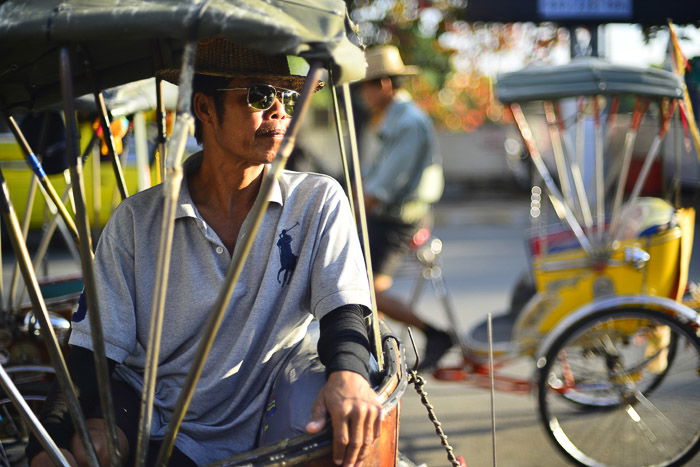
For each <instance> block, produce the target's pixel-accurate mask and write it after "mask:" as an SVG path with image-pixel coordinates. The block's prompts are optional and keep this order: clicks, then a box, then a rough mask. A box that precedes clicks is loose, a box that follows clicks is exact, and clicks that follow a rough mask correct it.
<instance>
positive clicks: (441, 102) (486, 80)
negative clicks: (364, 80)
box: [346, 0, 568, 131]
mask: <svg viewBox="0 0 700 467" xmlns="http://www.w3.org/2000/svg"><path fill="white" fill-rule="evenodd" d="M346 3H347V6H348V10H349V11H350V15H351V18H352V19H353V21H355V22H356V23H357V24H358V26H359V27H360V34H361V36H362V38H363V40H364V42H365V44H366V45H367V46H372V45H379V44H393V45H396V46H397V47H398V48H399V49H400V50H401V54H402V56H403V59H404V61H405V62H406V63H407V64H412V65H418V66H419V67H420V68H421V73H420V75H419V76H418V77H416V78H414V79H412V80H411V81H410V82H409V83H408V85H407V87H408V89H409V91H411V93H412V94H413V97H414V99H415V100H416V102H417V103H418V104H419V105H420V106H421V107H422V108H423V109H425V110H426V111H427V112H428V113H429V114H430V115H431V117H432V118H433V120H434V121H435V124H436V126H437V127H438V128H441V129H445V130H450V131H472V130H474V129H476V128H478V127H479V126H481V125H482V124H484V123H486V122H497V123H500V122H502V121H503V120H504V119H505V118H507V116H506V114H505V113H504V112H503V108H502V106H501V105H500V104H499V103H498V101H497V100H496V99H495V97H494V95H493V90H492V83H493V78H494V77H495V75H496V73H498V72H502V71H510V70H513V69H518V68H520V67H522V66H523V65H525V64H528V63H533V62H540V63H547V62H551V61H553V60H557V57H558V55H557V54H556V53H553V52H554V51H555V50H560V49H562V47H560V46H561V45H562V44H564V47H563V48H564V49H566V44H568V33H566V31H565V30H561V29H559V28H557V27H555V26H554V25H552V24H542V25H534V24H532V23H522V24H496V23H489V24H486V23H470V22H468V21H467V20H466V19H465V18H464V8H465V6H466V3H467V0H346ZM566 50H568V49H566Z"/></svg>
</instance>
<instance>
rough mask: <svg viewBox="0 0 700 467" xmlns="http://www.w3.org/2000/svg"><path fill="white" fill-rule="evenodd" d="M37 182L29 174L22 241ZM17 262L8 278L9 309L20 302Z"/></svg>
mask: <svg viewBox="0 0 700 467" xmlns="http://www.w3.org/2000/svg"><path fill="white" fill-rule="evenodd" d="M36 190H37V183H36V177H35V176H33V175H32V176H31V180H30V182H29V193H28V194H27V202H26V204H25V209H24V219H22V227H21V228H22V241H23V242H26V241H27V235H28V234H29V222H30V221H31V220H32V207H33V206H34V200H35V199H36ZM19 275H20V273H19V264H18V263H15V267H14V269H13V271H12V279H11V280H10V293H9V296H8V298H9V302H8V306H9V308H10V309H14V308H15V307H16V309H19V307H20V304H19V301H18V300H17V290H18V289H19Z"/></svg>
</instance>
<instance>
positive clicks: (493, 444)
mask: <svg viewBox="0 0 700 467" xmlns="http://www.w3.org/2000/svg"><path fill="white" fill-rule="evenodd" d="M486 325H487V331H488V338H489V380H490V383H491V384H490V386H491V457H492V459H493V467H496V465H497V464H496V381H495V377H496V375H494V373H493V372H494V369H493V314H492V313H489V314H487V315H486Z"/></svg>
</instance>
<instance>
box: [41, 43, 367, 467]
mask: <svg viewBox="0 0 700 467" xmlns="http://www.w3.org/2000/svg"><path fill="white" fill-rule="evenodd" d="M195 70H196V72H197V73H196V75H195V78H194V82H193V91H194V92H193V98H192V111H193V113H194V115H195V117H196V129H195V136H196V138H197V139H198V141H200V142H201V144H202V151H201V152H200V153H197V154H195V155H193V156H191V157H190V158H188V159H187V160H186V162H185V166H184V171H185V179H184V181H183V186H182V190H181V192H180V197H179V205H178V206H177V214H176V221H175V230H174V237H173V246H172V251H173V260H172V266H171V271H170V282H169V288H168V291H167V298H166V315H165V319H164V321H165V322H164V328H163V339H162V344H161V351H160V361H159V367H158V382H157V385H156V394H155V402H154V416H153V426H152V430H151V439H152V440H153V441H152V446H151V449H150V451H149V461H148V462H147V464H148V465H153V464H152V463H149V462H151V461H153V460H154V457H155V455H156V454H157V450H158V447H159V442H158V440H159V439H162V437H163V435H164V432H165V429H166V427H167V423H168V421H169V415H170V414H171V413H172V409H173V407H174V406H175V403H176V400H177V397H178V395H179V389H180V387H181V386H182V384H183V381H184V380H185V378H186V375H187V373H188V371H189V368H190V363H191V360H192V356H193V354H194V352H195V349H196V347H197V345H196V344H197V338H198V336H199V331H200V329H201V328H202V327H203V326H204V323H205V322H206V320H207V318H208V317H209V314H210V313H211V310H212V309H213V307H214V303H215V301H216V298H217V294H218V291H219V290H220V288H221V286H222V283H223V279H224V276H225V272H226V270H227V268H228V265H229V263H230V261H231V255H232V253H233V252H234V251H235V249H236V248H239V247H240V246H239V245H240V244H241V243H242V242H240V240H241V239H242V238H244V237H245V236H246V235H248V232H249V230H250V228H251V226H250V225H249V224H250V219H248V218H247V215H248V213H249V212H250V210H251V207H252V206H253V202H254V201H255V198H256V196H257V194H258V191H259V189H260V186H261V182H262V179H263V176H264V174H265V173H266V171H267V170H268V169H269V165H268V164H269V163H270V162H271V161H272V160H273V159H274V157H275V155H276V153H277V150H278V149H279V146H280V143H281V142H282V140H283V138H284V135H285V132H286V131H287V128H288V126H289V123H290V119H291V118H292V116H293V115H294V107H295V104H296V102H297V99H298V96H299V95H298V91H299V90H300V89H301V87H302V85H303V82H304V78H303V77H299V76H293V75H290V73H289V69H288V66H287V63H286V58H285V57H274V56H267V55H263V54H260V53H257V52H254V51H251V50H248V49H242V48H240V47H237V46H235V45H234V44H232V43H231V42H229V41H228V40H224V39H214V40H209V41H205V42H200V45H199V48H198V53H197V63H196V67H195ZM177 74H178V70H165V71H164V72H163V73H162V75H163V77H165V78H166V79H170V80H176V76H177ZM161 208H162V198H161V191H160V188H159V187H154V188H151V189H149V190H146V191H143V192H141V193H138V194H136V195H134V196H132V197H130V198H128V199H127V200H125V201H124V202H123V203H122V204H121V205H120V206H119V207H118V208H117V210H116V211H115V212H114V214H113V216H112V218H111V219H110V221H109V223H108V225H107V226H106V228H105V230H104V232H103V234H102V236H101V238H100V242H99V244H98V247H97V250H96V256H95V270H96V274H97V281H98V284H97V285H98V291H99V292H98V294H99V299H100V305H101V314H102V315H103V317H102V320H103V327H104V328H105V330H104V334H105V336H106V342H105V347H106V353H107V357H108V359H109V361H110V368H111V369H112V380H113V393H114V399H115V406H116V414H117V425H118V428H119V434H120V442H121V450H122V452H123V453H124V454H125V459H130V458H131V457H132V456H133V454H134V450H135V442H136V434H137V422H138V413H139V404H140V391H141V388H142V386H143V376H142V375H143V369H144V362H145V352H146V349H144V348H143V344H142V343H144V342H146V341H147V335H148V323H149V315H150V304H151V302H152V300H153V296H152V295H153V289H154V284H153V281H154V277H155V265H154V263H155V261H154V257H153V256H154V254H155V251H157V248H156V246H157V242H158V238H159V229H160V222H161V218H162V213H161V212H160V211H161ZM353 225H354V222H353V220H352V215H351V212H350V209H349V203H348V202H347V198H346V196H345V194H344V192H343V191H342V189H341V188H340V186H339V185H338V184H337V183H336V182H335V181H334V180H333V179H331V178H330V177H326V176H323V175H317V174H303V173H296V172H288V171H285V172H284V173H283V174H282V176H281V177H280V179H279V181H278V183H277V184H275V186H274V188H273V190H272V194H271V195H270V198H269V207H268V210H267V212H266V214H265V216H264V218H263V220H262V225H261V228H260V230H259V233H258V235H257V236H256V239H255V243H254V245H253V248H252V252H251V255H250V256H249V257H248V259H247V261H246V264H245V267H244V269H243V272H242V275H241V280H240V283H239V284H238V285H237V286H236V289H235V290H234V292H233V297H232V299H231V303H230V305H229V309H228V310H227V313H226V315H225V317H224V319H223V322H222V325H221V328H220V330H219V333H218V337H217V339H216V341H215V343H214V346H213V348H212V350H211V353H210V355H209V358H208V360H207V363H206V365H205V367H204V370H203V373H202V378H201V380H200V382H199V384H198V386H197V391H196V393H195V395H194V398H193V400H192V402H191V405H190V407H189V410H188V413H187V416H186V417H185V420H184V422H183V424H182V427H181V429H180V431H179V434H178V437H177V440H176V443H175V452H174V454H173V456H172V457H171V465H177V466H187V465H202V464H208V463H210V462H214V461H218V460H222V459H226V458H228V457H231V456H233V455H235V454H237V453H240V452H243V451H247V450H249V449H252V448H254V447H257V446H261V445H266V444H270V443H274V442H276V441H279V440H281V439H284V438H287V437H291V436H295V435H299V434H303V433H304V432H310V433H316V432H319V431H320V430H321V429H322V428H323V427H324V426H325V425H326V424H327V423H328V421H327V418H328V417H330V423H331V424H332V428H333V458H334V461H335V462H336V463H337V464H339V465H340V464H342V465H348V466H350V465H361V461H362V459H363V458H364V457H365V455H366V454H367V451H368V449H369V447H370V446H371V445H372V443H373V441H374V440H375V439H376V437H377V436H378V435H379V428H380V423H381V406H380V404H379V403H378V401H377V397H376V394H375V392H374V391H373V389H372V388H371V387H370V385H369V383H368V378H369V342H368V338H367V332H366V329H365V325H364V320H363V318H364V316H365V313H366V310H367V308H368V307H369V305H370V302H369V284H368V280H367V275H366V272H365V271H364V261H363V259H362V253H361V250H360V247H359V242H358V239H357V234H356V231H355V229H354V227H353ZM74 321H76V322H75V323H74V327H73V331H72V335H71V339H70V344H71V346H72V347H71V352H70V358H69V360H70V361H69V366H70V368H71V373H72V374H73V375H74V377H75V380H76V385H77V386H78V387H79V390H80V394H81V403H82V405H83V406H84V407H85V408H86V412H87V416H88V417H89V420H88V422H89V427H90V429H91V432H92V434H93V437H94V438H95V439H96V444H97V447H98V452H99V454H100V455H101V456H102V457H101V460H102V461H103V462H106V460H107V459H106V457H107V455H106V453H104V452H103V451H104V442H103V441H104V439H105V427H104V420H103V419H102V417H101V412H100V410H99V404H98V403H97V388H96V385H95V382H94V380H93V379H92V377H91V376H88V377H81V376H80V375H92V374H94V370H93V369H92V355H91V351H90V349H91V348H92V344H91V339H90V335H89V334H90V330H89V326H88V318H87V317H86V316H85V313H84V310H83V309H79V310H78V312H77V313H76V319H75V320H74ZM319 322H320V324H319ZM314 326H316V327H317V328H320V338H319V340H318V344H316V342H315V341H314V339H312V338H311V336H312V333H311V331H310V330H311V329H312V328H314ZM316 346H317V349H318V354H317V351H316ZM319 357H320V362H322V363H323V365H321V364H320V363H319ZM56 398H57V395H56V394H54V395H53V396H52V398H50V400H49V401H48V402H47V407H48V411H47V413H48V416H47V417H45V418H44V420H45V422H46V424H47V426H48V428H49V429H50V430H52V429H53V433H58V434H57V437H59V438H61V440H62V443H59V445H61V446H62V447H64V448H66V449H67V451H66V452H67V454H68V455H70V456H75V458H77V460H78V461H82V459H81V457H82V456H83V455H84V454H82V452H81V451H82V449H81V447H80V446H79V443H78V442H77V440H76V438H75V437H73V439H71V434H70V433H71V431H70V422H69V421H68V420H67V418H68V417H67V414H66V413H65V411H63V412H62V411H61V410H60V409H61V408H62V407H61V404H60V403H58V404H57V403H56V402H55V400H56ZM58 398H59V399H60V395H59V397H58ZM52 401H53V402H52ZM59 402H60V401H59ZM66 427H68V428H66ZM37 451H38V447H37V445H36V443H33V446H30V448H29V452H30V454H29V456H30V458H31V457H32V456H33V455H34V454H35V453H36V452H37ZM45 456H46V454H45V453H42V454H41V455H39V456H36V457H34V459H33V461H32V463H31V465H32V466H36V465H42V464H41V461H42V457H44V458H45ZM127 462H129V461H128V460H127ZM47 465H48V464H47ZM104 465H106V463H105V464H104Z"/></svg>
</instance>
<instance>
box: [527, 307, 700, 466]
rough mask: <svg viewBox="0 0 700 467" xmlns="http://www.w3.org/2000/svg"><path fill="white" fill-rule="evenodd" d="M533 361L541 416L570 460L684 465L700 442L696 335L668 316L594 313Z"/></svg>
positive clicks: (699, 358)
mask: <svg viewBox="0 0 700 467" xmlns="http://www.w3.org/2000/svg"><path fill="white" fill-rule="evenodd" d="M538 367H539V368H540V369H539V375H538V376H539V378H538V402H539V413H540V418H541V420H542V423H543V425H544V428H545V430H546V432H547V434H548V435H549V438H550V439H551V440H552V441H553V442H554V444H555V446H556V447H557V448H558V449H559V450H560V451H561V452H562V453H564V455H566V456H567V457H568V458H569V459H570V460H572V461H574V462H575V463H577V464H579V465H606V466H634V467H639V466H667V465H682V464H684V463H685V462H688V461H689V460H690V459H692V458H693V457H694V456H695V454H696V453H697V452H698V449H700V422H699V420H700V338H698V335H697V334H696V330H695V329H691V328H690V327H689V326H687V325H684V324H683V323H681V322H679V321H678V320H677V319H675V318H673V317H672V316H670V315H668V314H665V313H662V312H658V311H651V310H645V309H620V310H605V311H601V312H597V313H593V314H591V315H590V316H586V317H584V318H582V319H581V320H579V321H578V322H576V323H575V324H574V325H572V326H571V327H570V328H569V329H568V330H567V331H566V332H564V333H563V334H562V335H561V336H560V337H559V338H557V339H556V340H555V341H554V342H553V344H552V345H551V347H550V348H549V349H547V350H546V355H545V357H544V358H543V359H542V360H540V361H539V362H538ZM572 402H574V403H572Z"/></svg>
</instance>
